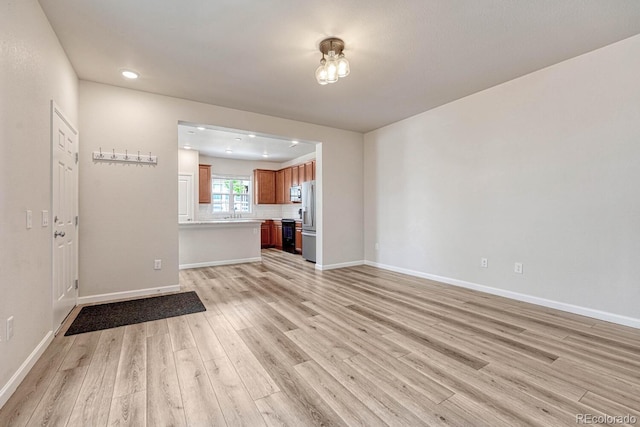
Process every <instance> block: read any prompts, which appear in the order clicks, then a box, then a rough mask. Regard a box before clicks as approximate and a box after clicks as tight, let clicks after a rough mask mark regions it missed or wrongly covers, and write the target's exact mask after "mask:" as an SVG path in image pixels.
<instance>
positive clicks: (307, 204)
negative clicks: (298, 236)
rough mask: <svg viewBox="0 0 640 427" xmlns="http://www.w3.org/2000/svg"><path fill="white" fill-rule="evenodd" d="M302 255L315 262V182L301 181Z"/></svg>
mask: <svg viewBox="0 0 640 427" xmlns="http://www.w3.org/2000/svg"><path fill="white" fill-rule="evenodd" d="M302 257H303V258H304V259H306V260H307V261H311V262H316V182H315V181H307V182H303V183H302Z"/></svg>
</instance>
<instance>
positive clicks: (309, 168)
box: [304, 160, 316, 182]
mask: <svg viewBox="0 0 640 427" xmlns="http://www.w3.org/2000/svg"><path fill="white" fill-rule="evenodd" d="M314 179H316V162H315V160H313V161H310V162H307V163H305V164H304V180H305V182H306V181H313V180H314Z"/></svg>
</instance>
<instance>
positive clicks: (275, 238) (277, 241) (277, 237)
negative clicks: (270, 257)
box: [271, 219, 282, 249]
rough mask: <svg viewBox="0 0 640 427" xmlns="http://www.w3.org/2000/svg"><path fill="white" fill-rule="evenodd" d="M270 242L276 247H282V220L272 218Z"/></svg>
mask: <svg viewBox="0 0 640 427" xmlns="http://www.w3.org/2000/svg"><path fill="white" fill-rule="evenodd" d="M271 238H272V240H271V242H272V243H273V246H274V247H275V248H276V249H282V221H279V220H275V219H274V220H273V229H272V234H271Z"/></svg>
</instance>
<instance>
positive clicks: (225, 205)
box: [211, 175, 251, 213]
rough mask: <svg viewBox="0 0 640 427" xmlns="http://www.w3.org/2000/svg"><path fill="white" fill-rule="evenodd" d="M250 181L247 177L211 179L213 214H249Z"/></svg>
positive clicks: (218, 177)
mask: <svg viewBox="0 0 640 427" xmlns="http://www.w3.org/2000/svg"><path fill="white" fill-rule="evenodd" d="M250 185H251V179H250V178H249V177H247V176H243V177H233V176H216V175H214V176H213V177H212V178H211V205H212V206H211V207H212V209H213V213H234V212H235V213H241V212H246V213H248V212H251V192H250V191H249V187H250Z"/></svg>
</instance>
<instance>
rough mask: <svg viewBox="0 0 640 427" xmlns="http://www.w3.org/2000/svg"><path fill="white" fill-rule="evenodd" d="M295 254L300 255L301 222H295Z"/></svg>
mask: <svg viewBox="0 0 640 427" xmlns="http://www.w3.org/2000/svg"><path fill="white" fill-rule="evenodd" d="M296 253H299V254H301V253H302V221H296Z"/></svg>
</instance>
